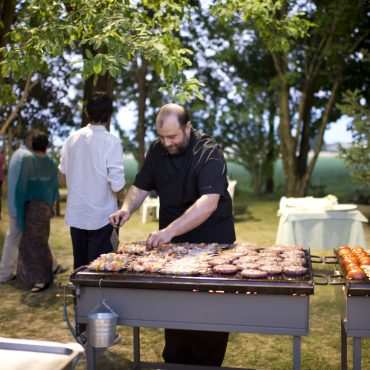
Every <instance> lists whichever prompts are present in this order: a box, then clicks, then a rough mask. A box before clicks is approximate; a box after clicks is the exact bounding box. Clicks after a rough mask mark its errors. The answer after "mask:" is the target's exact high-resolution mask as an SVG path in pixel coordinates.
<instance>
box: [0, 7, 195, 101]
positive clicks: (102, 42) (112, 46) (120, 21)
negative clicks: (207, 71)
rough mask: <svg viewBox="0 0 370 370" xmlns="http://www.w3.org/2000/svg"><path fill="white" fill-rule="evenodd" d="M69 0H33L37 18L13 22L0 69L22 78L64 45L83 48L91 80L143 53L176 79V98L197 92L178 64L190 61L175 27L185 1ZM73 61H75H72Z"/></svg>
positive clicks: (158, 70)
mask: <svg viewBox="0 0 370 370" xmlns="http://www.w3.org/2000/svg"><path fill="white" fill-rule="evenodd" d="M143 3H144V4H145V7H142V6H141V5H140V4H138V5H135V4H130V1H125V2H122V1H119V0H102V1H100V2H99V4H98V5H97V3H96V2H91V1H87V0H85V1H81V2H75V1H73V0H70V1H64V2H55V1H51V0H50V1H45V0H44V1H41V0H39V1H38V0H35V1H34V2H33V6H32V10H33V13H34V17H40V16H42V17H43V23H42V24H41V25H36V26H34V27H32V26H30V25H29V24H26V25H25V24H22V23H18V24H16V25H15V26H14V27H13V30H12V32H11V39H12V40H13V43H12V44H10V45H9V47H7V48H3V49H2V52H3V55H4V59H5V63H3V66H2V72H3V75H4V74H5V75H9V74H11V75H12V76H13V77H14V79H15V80H18V79H20V78H27V76H29V75H30V74H33V73H35V72H37V71H39V70H40V69H42V68H43V67H45V65H46V64H47V61H49V60H50V59H52V58H54V57H57V56H65V51H66V47H67V46H68V47H69V49H70V50H71V51H72V52H73V51H74V50H77V51H79V50H80V48H83V49H84V56H83V58H84V59H83V60H82V59H80V62H82V61H83V65H82V74H83V78H84V79H85V80H86V79H88V78H89V77H91V76H92V77H93V82H94V83H96V82H97V81H98V79H99V76H100V77H104V76H106V75H107V73H108V74H109V75H110V76H111V77H112V78H116V77H117V76H118V75H119V74H120V73H121V69H125V68H127V66H128V64H129V63H130V61H131V60H135V59H136V58H137V57H138V56H139V55H141V56H143V57H144V58H145V59H146V60H147V61H148V63H149V64H150V65H151V66H153V68H154V70H155V71H156V73H157V74H159V75H161V76H163V77H164V78H165V79H166V81H167V82H168V83H170V82H172V81H174V80H176V81H177V82H178V86H179V89H177V90H175V89H172V91H171V93H172V94H173V95H174V96H175V97H178V98H181V97H182V96H184V95H186V94H189V93H194V94H195V95H196V96H198V97H201V94H200V92H199V88H198V85H197V81H195V80H194V79H190V80H188V79H186V76H185V75H184V74H183V73H182V70H183V68H184V67H185V66H186V65H189V64H190V63H191V62H190V60H189V59H188V58H187V57H186V55H187V54H188V53H189V50H187V49H185V48H183V47H182V46H181V44H180V42H179V39H178V38H177V37H175V32H176V31H177V30H178V28H179V26H180V22H181V19H182V18H183V16H184V11H183V8H184V7H185V5H186V4H187V2H186V1H172V0H168V1H159V0H158V1H143ZM75 62H77V61H75Z"/></svg>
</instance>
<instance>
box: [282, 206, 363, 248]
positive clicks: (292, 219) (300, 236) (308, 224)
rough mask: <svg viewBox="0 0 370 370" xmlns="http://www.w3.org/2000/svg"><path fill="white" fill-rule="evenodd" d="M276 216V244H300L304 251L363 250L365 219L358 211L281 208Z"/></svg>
mask: <svg viewBox="0 0 370 370" xmlns="http://www.w3.org/2000/svg"><path fill="white" fill-rule="evenodd" d="M279 214H280V222H279V228H278V232H277V236H276V244H302V245H303V246H304V247H305V248H307V249H308V248H311V249H332V248H337V247H340V246H342V245H348V246H350V247H354V246H356V245H359V246H361V247H363V248H366V247H367V244H366V240H365V235H364V229H363V225H362V223H363V222H367V218H366V217H365V216H364V215H363V214H362V213H361V212H360V211H358V210H352V211H325V210H318V211H313V210H312V209H310V210H302V209H295V208H284V209H280V210H279Z"/></svg>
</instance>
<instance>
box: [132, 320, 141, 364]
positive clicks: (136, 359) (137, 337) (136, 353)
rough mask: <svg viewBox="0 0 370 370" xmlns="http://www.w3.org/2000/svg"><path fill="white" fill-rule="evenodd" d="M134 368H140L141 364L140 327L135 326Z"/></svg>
mask: <svg viewBox="0 0 370 370" xmlns="http://www.w3.org/2000/svg"><path fill="white" fill-rule="evenodd" d="M133 332H134V369H139V368H140V367H139V365H140V328H139V327H137V326H134V328H133Z"/></svg>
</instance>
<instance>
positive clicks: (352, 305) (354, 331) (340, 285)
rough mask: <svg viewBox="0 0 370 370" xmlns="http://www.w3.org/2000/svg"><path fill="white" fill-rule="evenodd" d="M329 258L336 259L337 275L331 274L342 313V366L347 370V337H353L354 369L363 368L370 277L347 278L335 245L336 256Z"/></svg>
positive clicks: (369, 322)
mask: <svg viewBox="0 0 370 370" xmlns="http://www.w3.org/2000/svg"><path fill="white" fill-rule="evenodd" d="M329 258H333V259H334V265H335V275H333V276H332V277H331V281H330V284H331V285H334V286H335V295H336V298H337V302H338V306H339V307H340V315H341V319H340V326H341V369H342V370H345V369H347V339H348V337H353V353H352V357H353V369H354V370H360V369H361V358H362V355H361V340H362V338H370V320H369V313H370V279H369V278H368V277H366V278H365V279H364V280H351V279H347V278H346V277H345V273H346V269H345V267H344V265H343V264H342V260H341V257H340V256H339V254H338V249H336V248H334V256H331V257H329ZM327 263H329V262H327ZM331 264H333V263H331Z"/></svg>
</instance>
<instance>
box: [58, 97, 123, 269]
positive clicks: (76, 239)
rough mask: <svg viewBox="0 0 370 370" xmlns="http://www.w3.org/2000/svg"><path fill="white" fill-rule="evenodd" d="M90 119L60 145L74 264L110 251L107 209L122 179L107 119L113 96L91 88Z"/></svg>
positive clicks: (120, 162)
mask: <svg viewBox="0 0 370 370" xmlns="http://www.w3.org/2000/svg"><path fill="white" fill-rule="evenodd" d="M86 113H87V115H88V117H89V119H90V123H89V124H88V125H87V126H86V127H83V128H81V129H80V130H78V131H76V132H74V133H72V134H71V135H70V136H69V137H68V139H67V140H66V142H65V143H64V145H63V149H62V155H61V159H60V164H59V171H60V182H61V183H63V184H66V185H67V192H68V194H67V205H66V215H65V223H66V224H67V225H68V226H69V227H70V234H71V239H72V247H73V257H74V268H75V269H76V268H78V267H80V266H84V265H87V264H88V263H89V262H91V261H93V260H94V259H96V258H97V257H99V256H100V255H101V254H102V253H109V252H112V251H113V246H112V243H111V241H110V238H111V235H112V232H113V226H112V225H111V224H110V223H109V219H108V217H109V215H110V214H111V213H112V212H114V210H115V209H117V196H118V197H120V196H121V193H122V192H123V187H124V185H125V177H124V168H123V151H122V146H121V142H120V140H119V139H118V138H117V137H115V136H114V135H112V134H111V133H109V132H108V131H107V129H106V125H107V123H108V122H109V120H110V118H111V116H112V113H113V103H112V99H111V98H110V97H109V96H108V95H107V94H105V93H95V94H94V95H93V96H92V97H91V98H90V99H89V100H88V102H87V106H86Z"/></svg>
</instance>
